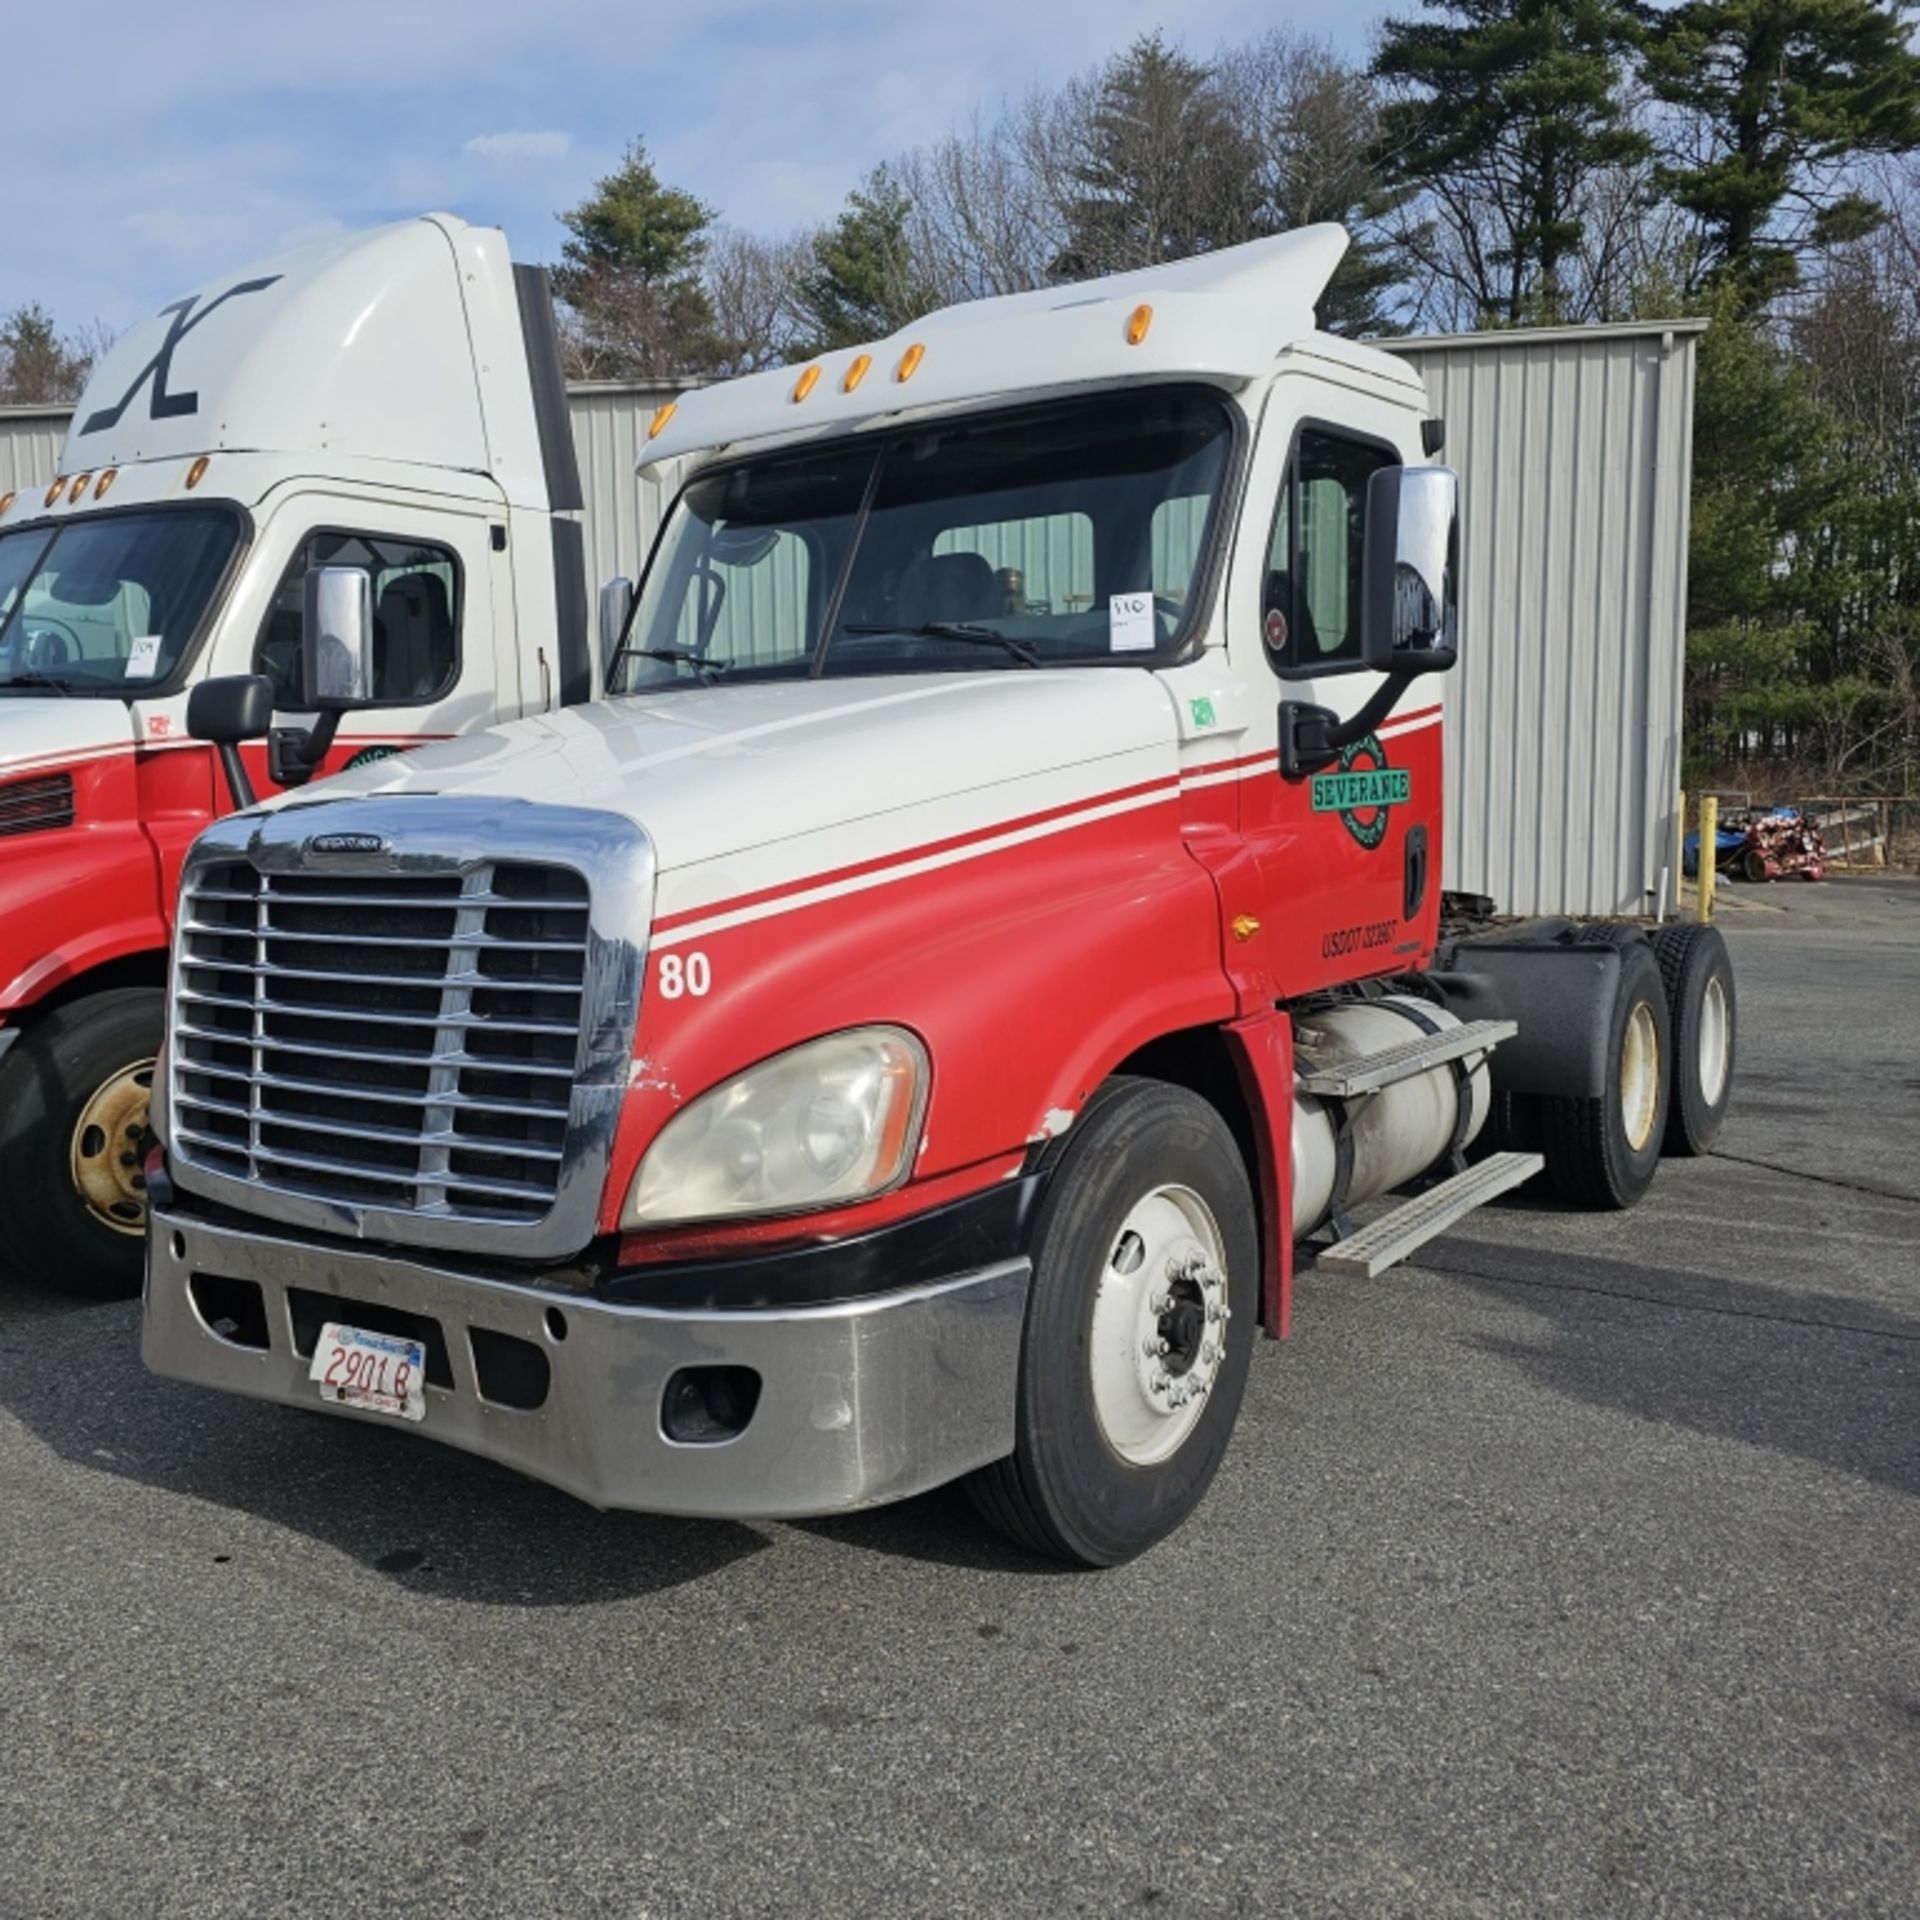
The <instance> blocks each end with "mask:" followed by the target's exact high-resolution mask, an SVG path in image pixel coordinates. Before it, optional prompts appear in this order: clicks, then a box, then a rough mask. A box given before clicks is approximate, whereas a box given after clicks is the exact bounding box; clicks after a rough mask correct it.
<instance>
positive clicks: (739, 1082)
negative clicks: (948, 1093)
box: [620, 1027, 927, 1227]
mask: <svg viewBox="0 0 1920 1920" xmlns="http://www.w3.org/2000/svg"><path fill="white" fill-rule="evenodd" d="M926 1096H927V1050H926V1048H925V1047H923V1046H922V1045H921V1044H920V1042H919V1041H918V1040H916V1039H915V1038H914V1036H913V1035H912V1034H910V1033H906V1032H903V1031H902V1030H901V1029H900V1028H898V1027H855V1028H853V1029H851V1030H850V1031H848V1032H846V1033H835V1034H829V1035H828V1036H827V1037H826V1038H825V1039H824V1040H810V1041H808V1042H807V1044H806V1045H805V1046H802V1047H795V1048H794V1049H793V1050H792V1051H791V1052H789V1053H783V1054H779V1055H776V1056H775V1057H774V1058H773V1059H771V1060H763V1061H762V1062H761V1063H760V1064H759V1065H758V1066H757V1067H749V1068H748V1069H747V1071H746V1072H745V1073H743V1074H741V1075H740V1076H739V1078H738V1079H735V1080H729V1081H728V1082H727V1083H726V1085H725V1086H721V1087H716V1088H714V1090H713V1091H712V1092H711V1093H708V1094H703V1095H702V1096H701V1097H700V1098H699V1099H698V1100H696V1101H695V1102H694V1103H693V1105H692V1106H690V1107H688V1108H687V1110H686V1111H685V1112H684V1113H679V1114H676V1115H675V1116H674V1117H673V1118H672V1119H671V1120H670V1121H668V1122H667V1124H666V1126H665V1127H664V1128H662V1129H661V1132H660V1137H659V1138H658V1139H657V1140H656V1141H654V1143H653V1145H652V1146H651V1147H649V1148H648V1149H647V1154H646V1158H645V1159H644V1160H642V1161H641V1162H640V1171H639V1172H638V1173H637V1174H635V1175H634V1180H633V1191H632V1193H630V1194H629V1195H628V1196H627V1205H626V1210H625V1212H624V1213H622V1215H621V1216H620V1222H621V1225H622V1226H627V1227H650V1226H662V1225H665V1224H668V1223H670V1222H678V1221H683V1220H720V1219H726V1218H729V1217H732V1216H736V1215H740V1214H756V1213H798V1212H801V1211H803V1210H806V1209H808V1208H814V1207H826V1206H835V1205H839V1204H841V1203H843V1202H846V1201H849V1200H865V1199H867V1198H869V1197H870V1196H871V1195H873V1194H876V1193H883V1192H885V1191H886V1189H887V1188H888V1187H891V1186H894V1185H897V1184H898V1183H899V1182H900V1181H902V1180H904V1179H905V1178H906V1177H907V1174H908V1172H909V1171H910V1170H911V1168H912V1165H913V1152H914V1146H915V1144H916V1142H917V1141H918V1139H919V1137H920V1117H921V1113H922V1110H923V1109H924V1107H925V1105H926Z"/></svg>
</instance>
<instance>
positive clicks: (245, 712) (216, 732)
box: [187, 673, 273, 747]
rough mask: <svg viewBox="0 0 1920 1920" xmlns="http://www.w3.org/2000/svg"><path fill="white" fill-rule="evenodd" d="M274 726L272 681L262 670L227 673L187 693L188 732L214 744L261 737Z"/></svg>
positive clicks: (259, 738) (233, 743) (203, 682)
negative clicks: (258, 671)
mask: <svg viewBox="0 0 1920 1920" xmlns="http://www.w3.org/2000/svg"><path fill="white" fill-rule="evenodd" d="M272 725H273V682H272V681H271V680H269V679H268V678H267V676H266V675H265V674H264V673H226V674H222V675H220V677H219V678H218V679H214V680H202V681H201V682H200V684H199V685H198V686H197V687H195V688H194V690H193V691H192V692H191V693H190V694H188V695H187V731H188V732H189V733H190V734H191V735H192V736H193V737H194V738H195V739H196V740H208V741H211V742H212V743H213V745H215V746H216V747H233V746H238V745H239V744H240V742H241V741H242V740H264V739H265V738H266V736H267V730H268V729H269V728H270V727H271V726H272Z"/></svg>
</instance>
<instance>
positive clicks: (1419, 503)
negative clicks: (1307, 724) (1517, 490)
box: [1361, 467, 1460, 674]
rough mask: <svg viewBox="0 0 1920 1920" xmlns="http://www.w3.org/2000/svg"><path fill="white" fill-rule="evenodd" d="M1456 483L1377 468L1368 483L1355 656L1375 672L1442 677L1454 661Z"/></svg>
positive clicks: (1434, 474) (1446, 474)
mask: <svg viewBox="0 0 1920 1920" xmlns="http://www.w3.org/2000/svg"><path fill="white" fill-rule="evenodd" d="M1459 555H1460V481H1459V476H1458V475H1456V474H1455V473H1454V471H1453V469H1452V468H1451V467H1382V468H1381V469H1380V471H1379V472H1378V473H1376V474H1375V475H1374V476H1373V478H1372V479H1371V480H1370V481H1368V483H1367V535H1366V562H1365V584H1364V587H1363V589H1362V595H1361V636H1362V638H1361V654H1362V658H1363V659H1364V660H1365V661H1366V663H1367V665H1368V666H1370V667H1372V668H1373V669H1374V670H1375V672H1377V673H1398V674H1414V673H1440V672H1444V671H1445V670H1446V669H1447V668H1448V667H1451V666H1452V665H1453V664H1454V662H1455V661H1456V660H1458V659H1459V657H1460V632H1459V627H1460V609H1459V576H1460V564H1459Z"/></svg>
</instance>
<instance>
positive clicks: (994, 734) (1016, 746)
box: [306, 668, 1175, 873]
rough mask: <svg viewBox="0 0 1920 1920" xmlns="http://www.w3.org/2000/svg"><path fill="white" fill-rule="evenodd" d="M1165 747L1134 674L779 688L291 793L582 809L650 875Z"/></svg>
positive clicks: (632, 713)
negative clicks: (618, 836) (642, 857)
mask: <svg viewBox="0 0 1920 1920" xmlns="http://www.w3.org/2000/svg"><path fill="white" fill-rule="evenodd" d="M1174 740H1175V727H1174V713H1173V705H1172V702H1171V700H1170V699H1169V698H1168V696H1167V694H1166V692H1165V690H1164V689H1163V688H1162V687H1161V685H1160V684H1159V682H1158V680H1156V679H1155V678H1154V677H1153V676H1152V675H1150V674H1144V673H1118V672H1113V671H1109V670H1105V669H1099V668H1093V669H1086V670H1081V671H1074V670H1071V669H1068V670H1060V669H1049V670H1047V671H1044V672H1039V673H1033V672H1021V671H1017V670H1009V671H1006V672H974V673H957V674H941V675H927V676H920V675H915V676H913V677H911V678H905V677H903V678H897V679H894V678H886V679H846V680H793V681H780V682H774V683H771V684H766V685H761V686H757V687H703V688H690V689H688V690H687V691H685V692H680V693H670V694H655V695H651V696H643V697H635V698H628V699H615V700H606V701H602V702H600V703H598V704H597V705H594V706H586V707H571V708H567V709H565V710H563V711H562V712H559V713H555V714H547V715H544V716H542V717H540V718H538V719H532V720H519V721H514V722H512V723H510V724H509V725H506V726H503V727H494V728H490V729H488V730H487V731H485V732H483V733H475V734H467V735H464V736H462V737H461V738H459V739H457V740H448V741H445V742H442V743H440V744H437V745H435V746H431V747H423V748H419V749H416V750H415V751H413V752H410V753H407V754H403V755H400V756H397V757H395V758H393V759H389V760H383V761H378V762H376V763H374V764H373V765H370V766H366V767H362V768H358V769H355V770H353V771H351V772H347V773H342V774H339V775H336V776H335V777H334V778H333V779H331V780H329V781H327V782H326V784H325V786H324V787H316V788H312V789H309V790H307V795H306V797H307V798H308V799H309V800H310V801H311V800H318V799H320V798H322V797H323V796H324V797H325V798H327V799H334V798H336V797H341V796H345V795H348V794H354V793H363V794H370V793H435V794H472V795H483V794H494V795H498V796H500V797H501V798H503V799H507V798H511V799H517V800H532V801H535V802H544V803H546V804H549V805H556V806H574V807H597V808H600V809H602V810H604V811H607V812H611V813H617V814H621V815H623V816H624V817H626V818H627V819H630V820H633V821H635V822H637V823H638V824H639V825H640V826H642V827H644V828H645V829H646V831H647V834H648V835H649V837H650V838H651V839H652V841H653V845H654V850H655V853H656V855H657V857H658V859H659V863H660V870H661V871H662V872H663V873H665V872H671V871H673V870H675V869H676V868H681V867H686V866H691V865H694V864H696V863H698V862H701V861H705V860H714V859H720V858H723V857H724V856H726V855H729V854H734V853H739V852H741V851H743V850H744V849H747V848H750V847H751V848H761V847H767V846H770V845H773V844H776V843H778V842H780V841H784V840H795V839H799V838H802V837H803V836H806V835H809V834H818V833H820V832H822V831H823V830H825V829H828V828H832V827H837V826H843V825H845V824H847V823H849V822H852V821H855V820H864V819H870V818H873V817H875V816H880V815H886V814H892V813H907V812H909V811H910V810H911V809H914V808H916V807H920V806H924V805H925V804H927V803H928V802H932V801H939V800H945V799H948V798H951V797H953V796H956V795H960V794H969V793H978V794H980V795H981V796H982V807H981V811H982V813H983V814H986V815H988V816H991V815H996V814H997V815H1000V816H1001V817H1007V816H1010V815H1011V814H1013V813H1016V812H1018V811H1020V810H1021V808H1022V806H1023V805H1024V804H1025V803H1026V801H1027V800H1029V799H1031V798H1032V797H1033V796H1030V795H1020V794H1018V793H1017V792H1014V791H1009V792H1006V793H1005V794H1003V795H1001V796H998V797H996V798H989V797H988V796H989V794H990V793H991V792H992V790H994V789H1010V790H1013V789H1018V788H1020V787H1021V786H1023V785H1026V784H1031V783H1037V782H1039V781H1041V780H1042V779H1043V778H1045V779H1046V780H1047V782H1048V784H1049V785H1050V786H1052V785H1056V784H1058V781H1059V778H1060V777H1061V776H1063V775H1070V774H1071V771H1072V769H1074V768H1075V767H1078V766H1085V767H1086V768H1088V769H1089V773H1088V777H1087V780H1086V781H1084V782H1080V783H1076V784H1079V785H1082V786H1084V787H1085V789H1086V790H1087V791H1089V792H1091V791H1094V790H1096V789H1097V788H1098V787H1105V786H1119V785H1123V784H1125V783H1127V782H1128V781H1130V780H1135V779H1145V778H1151V777H1155V776H1156V775H1159V774H1164V773H1166V772H1169V771H1171V770H1172V767H1173V762H1174ZM1081 743H1084V746H1082V745H1081ZM1077 747H1078V748H1079V749H1080V750H1078V751H1076V748H1077ZM1002 801H1004V804H1002ZM1050 803H1051V802H1050V801H1049V800H1047V799H1044V798H1042V799H1040V800H1039V801H1038V804H1040V805H1046V804H1050Z"/></svg>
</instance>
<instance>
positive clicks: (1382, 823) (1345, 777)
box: [1312, 733, 1413, 847]
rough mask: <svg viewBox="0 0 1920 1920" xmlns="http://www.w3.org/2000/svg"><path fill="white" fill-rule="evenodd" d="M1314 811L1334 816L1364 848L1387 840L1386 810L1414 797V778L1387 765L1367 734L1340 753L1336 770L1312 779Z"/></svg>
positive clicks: (1318, 774)
mask: <svg viewBox="0 0 1920 1920" xmlns="http://www.w3.org/2000/svg"><path fill="white" fill-rule="evenodd" d="M1312 785H1313V801H1312V804H1313V810H1314V812H1315V813H1337V814H1338V815H1339V816H1340V824H1341V825H1342V826H1343V827H1345V828H1346V830H1347V831H1348V832H1349V833H1350V834H1352V835H1353V837H1354V838H1355V839H1356V840H1357V841H1359V843H1360V844H1361V845H1362V846H1363V847H1377V846H1378V845H1379V844H1380V842H1381V841H1382V840H1384V839H1385V838H1386V837H1387V809H1388V808H1389V807H1398V806H1404V805H1405V804H1406V803H1407V801H1409V800H1410V799H1412V798H1413V776H1412V775H1411V774H1410V773H1409V772H1408V771H1407V770H1406V768H1405V767H1390V766H1388V765H1387V755H1386V749H1385V748H1383V747H1382V746H1381V744H1380V742H1379V740H1378V739H1377V738H1376V737H1375V736H1374V735H1373V734H1371V733H1370V734H1368V735H1367V737H1366V738H1365V739H1364V740H1356V741H1355V742H1354V743H1353V744H1352V746H1350V747H1345V748H1343V749H1342V750H1341V754H1340V759H1339V763H1338V765H1337V767H1335V768H1334V769H1333V770H1332V771H1330V772H1327V773H1316V774H1315V775H1314V776H1313V783H1312Z"/></svg>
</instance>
